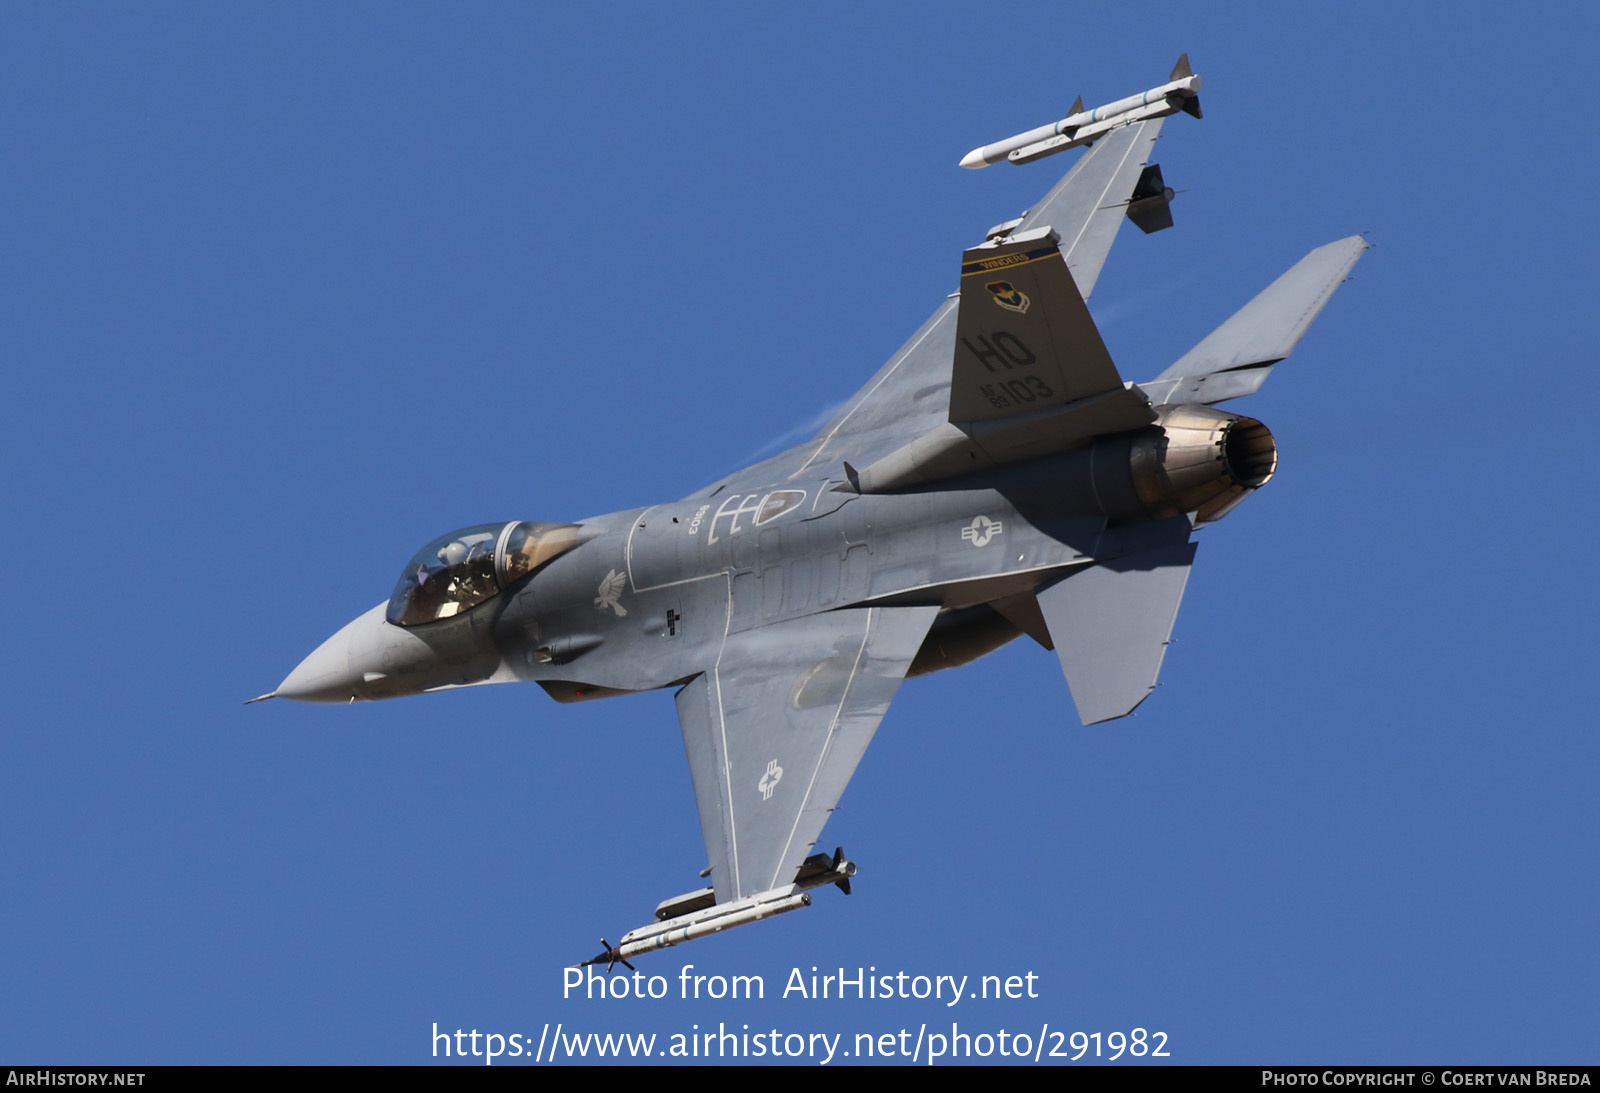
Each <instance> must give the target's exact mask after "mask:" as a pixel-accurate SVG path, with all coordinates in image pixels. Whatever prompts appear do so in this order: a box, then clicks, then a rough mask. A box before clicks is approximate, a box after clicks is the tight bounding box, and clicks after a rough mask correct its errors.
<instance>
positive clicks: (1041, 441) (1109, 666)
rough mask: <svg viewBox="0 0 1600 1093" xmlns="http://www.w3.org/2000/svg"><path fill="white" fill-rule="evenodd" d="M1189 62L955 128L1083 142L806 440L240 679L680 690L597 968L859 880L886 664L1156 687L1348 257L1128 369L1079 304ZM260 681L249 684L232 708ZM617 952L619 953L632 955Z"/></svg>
mask: <svg viewBox="0 0 1600 1093" xmlns="http://www.w3.org/2000/svg"><path fill="white" fill-rule="evenodd" d="M1199 89H1200V79H1199V77H1198V76H1195V75H1194V74H1193V73H1192V72H1191V71H1190V69H1189V62H1188V59H1187V57H1184V58H1181V59H1180V60H1179V62H1178V67H1177V68H1176V69H1175V70H1174V71H1173V73H1172V77H1171V79H1170V80H1169V82H1168V83H1166V84H1164V85H1162V86H1160V87H1157V88H1153V89H1152V90H1150V91H1147V92H1145V93H1144V94H1142V95H1135V96H1131V97H1130V98H1126V99H1122V100H1119V101H1118V102H1114V103H1110V104H1108V105H1107V106H1103V107H1099V108H1097V109H1095V110H1088V111H1086V110H1083V109H1082V108H1081V101H1080V103H1079V105H1078V106H1077V107H1075V108H1074V109H1073V111H1072V112H1071V113H1070V114H1069V115H1068V116H1067V117H1066V118H1064V119H1062V120H1061V121H1059V122H1056V123H1054V124H1052V125H1048V126H1043V127H1040V128H1038V129H1034V130H1030V131H1029V132H1026V133H1022V134H1019V135H1017V136H1015V137H1012V138H1010V139H1009V140H1005V141H999V142H996V143H994V144H990V145H986V146H984V147H981V148H978V149H975V150H974V151H973V152H971V153H969V154H968V155H967V156H966V158H965V159H963V160H962V165H963V166H967V167H982V166H984V165H986V164H989V163H995V162H998V161H999V160H1001V159H1008V160H1010V161H1012V162H1014V163H1027V162H1032V161H1034V160H1037V159H1040V158H1042V157H1044V156H1047V155H1050V154H1053V153H1055V152H1059V151H1062V150H1064V149H1066V148H1071V147H1082V146H1086V145H1087V146H1089V151H1088V152H1086V153H1085V154H1084V156H1083V158H1082V159H1080V160H1079V162H1078V163H1077V164H1076V165H1075V166H1074V167H1073V168H1072V170H1071V171H1069V172H1068V173H1067V175H1066V177H1064V178H1063V179H1061V181H1060V182H1059V183H1058V184H1057V185H1056V186H1055V188H1054V189H1052V190H1051V191H1050V192H1049V193H1048V194H1047V195H1046V196H1045V198H1044V200H1042V201H1040V202H1039V203H1038V204H1037V205H1035V206H1034V207H1033V208H1032V209H1030V210H1029V211H1028V212H1027V213H1025V214H1024V215H1023V216H1021V217H1019V218H1017V219H1015V220H1011V221H1007V222H1006V223H1003V224H999V225H996V226H995V227H993V228H991V229H989V231H988V233H987V234H986V236H985V237H984V238H983V239H982V241H981V242H979V243H978V244H977V245H976V246H973V247H972V248H971V249H969V250H967V251H966V252H965V253H963V254H962V256H961V271H960V290H959V292H956V293H953V294H952V295H951V296H950V297H949V298H947V299H946V300H944V301H943V302H942V303H940V305H939V306H938V307H937V308H936V309H935V310H934V312H933V315H932V316H931V317H930V318H929V319H928V320H927V322H925V323H924V324H923V325H922V327H921V329H919V330H917V331H916V333H914V334H913V335H912V336H911V339H910V340H909V341H907V342H906V343H905V345H904V346H903V347H902V348H901V349H900V350H899V352H897V353H895V354H894V356H893V357H892V358H890V360H889V362H888V363H887V364H885V365H884V366H883V368H882V369H880V370H879V372H878V374H877V375H875V376H873V377H872V379H871V380H870V381H869V382H868V383H867V384H866V386H865V387H863V388H862V389H861V390H860V391H859V392H858V393H857V394H856V395H855V396H854V397H853V398H852V399H850V401H849V402H848V403H847V404H845V406H844V408H843V409H842V410H841V411H840V412H839V413H838V414H837V415H836V416H835V417H834V418H833V420H832V421H830V422H828V424H827V425H826V427H825V428H823V429H822V431H821V432H819V433H818V434H817V435H816V436H815V437H813V438H811V439H810V440H808V441H806V442H805V443H804V444H801V445H799V446H798V447H795V448H792V449H790V450H789V451H786V452H783V453H782V454H780V455H777V456H774V457H772V458H771V459H768V460H766V461H765V462H762V463H758V464H756V465H755V466H753V467H749V468H746V469H745V470H742V471H740V472H738V473H736V474H733V475H730V476H728V477H726V478H723V479H721V480H719V481H716V482H713V483H711V484H710V485H707V486H706V487H704V488H703V489H700V490H696V491H695V492H694V493H691V494H689V495H688V496H687V497H684V498H683V499H681V500H678V501H670V502H666V503H664V504H659V505H653V506H651V507H649V508H644V509H634V510H630V511H627V512H614V513H609V514H607V515H604V516H596V517H592V518H589V519H584V520H578V521H574V522H570V523H563V522H540V521H527V520H511V521H501V522H497V523H487V524H479V525H476V526H474V527H468V528H462V529H460V530H459V531H452V532H450V533H449V534H448V535H442V536H440V537H439V538H438V539H436V540H434V541H433V542H431V543H428V544H427V545H426V546H424V547H423V548H422V549H421V550H419V551H418V552H417V553H416V555H415V556H413V557H412V559H411V560H410V561H409V562H407V563H406V565H405V567H404V569H402V570H401V572H400V578H399V581H398V582H397V583H396V584H395V586H394V592H393V594H392V595H391V596H390V597H389V599H388V600H387V601H386V602H384V603H381V604H379V605H378V606H376V607H374V608H373V609H372V610H370V611H368V612H367V613H366V614H364V615H362V616H360V617H359V618H357V619H355V620H354V621H353V622H351V623H350V624H349V625H347V626H345V627H344V628H343V629H342V630H340V631H339V632H338V633H336V634H334V635H333V636H332V637H331V638H329V639H328V640H327V641H326V642H324V643H323V644H322V645H321V646H320V647H318V648H317V649H316V650H315V651H314V652H312V653H311V655H310V656H308V657H306V658H305V660H304V661H302V662H301V663H300V665H299V666H298V667H296V668H295V669H294V671H292V672H290V673H289V675H288V678H286V679H285V680H284V681H283V682H282V683H281V684H279V685H278V688H277V690H276V691H274V692H273V693H272V694H270V695H263V696H262V697H263V698H271V697H274V696H276V697H278V698H288V699H294V700H296V701H301V702H330V703H344V702H355V701H361V700H373V699H380V698H396V697H399V696H401V695H414V694H420V693H423V692H426V691H433V690H439V689H443V688H449V687H459V686H465V685H470V684H478V683H510V682H520V681H532V682H535V683H537V684H539V686H541V687H543V688H544V690H545V691H546V692H547V693H548V694H549V695H550V696H551V697H553V698H555V699H556V700H557V701H558V702H581V701H587V700H589V699H595V698H605V697H608V696H611V695H620V694H627V693H632V692H638V691H648V690H654V689H658V688H669V687H670V688H672V689H673V691H674V696H675V699H676V702H677V710H678V723H679V727H680V729H681V730H682V732H683V742H684V747H685V750H686V751H687V752H688V757H689V771H690V775H691V777H692V780H693V783H694V794H695V801H696V804H697V805H698V807H699V813H700V826H701V829H702V832H703V834H704V836H705V847H706V856H707V858H708V859H709V862H710V868H709V869H708V870H706V871H705V872H704V873H702V874H701V876H702V878H709V885H707V886H705V887H701V888H698V889H697V890H695V891H691V892H689V893H687V894H685V895H681V896H676V897H674V898H671V899H668V900H665V901H663V902H662V903H661V904H660V905H659V907H657V909H656V912H655V921H653V922H652V923H650V924H649V925H646V926H642V927H640V928H639V929H636V930H633V931H632V932H630V933H628V934H625V935H623V937H622V939H621V941H620V942H618V943H617V944H616V945H612V944H610V943H609V942H604V939H602V942H603V944H604V945H605V951H604V952H602V953H601V954H600V955H599V956H598V957H595V958H594V960H592V961H589V963H595V962H605V963H608V964H609V963H611V962H614V961H622V962H624V963H626V962H627V958H628V957H631V956H634V955H635V954H638V953H642V952H646V951H648V950H651V949H657V948H662V947H665V946H668V945H676V944H678V943H680V942H683V941H687V940H690V939H692V938H695V937H699V936H702V935H704V934H708V933H715V932H717V931H720V930H725V929H728V928H730V927H733V926H738V925H742V924H744V923H747V922H753V921H756V920H758V919H762V918H766V917H769V916H771V915H775V914H779V913H782V912H785V911H790V910H794V909H796V908H798V907H803V906H806V905H808V904H809V903H810V902H811V894H812V890H814V889H817V888H819V887H822V886H826V885H835V886H837V887H838V888H840V889H842V890H843V891H844V892H845V893H847V894H848V893H849V891H850V878H851V877H852V876H854V875H855V873H856V866H855V865H854V864H853V863H852V862H850V861H847V860H845V858H844V855H843V853H842V852H835V853H832V854H829V853H826V852H818V851H817V842H818V839H819V837H820V836H821V834H822V830H823V825H824V824H825V823H826V822H827V819H828V816H829V813H830V812H831V811H832V810H833V808H834V806H835V804H836V803H837V802H838V801H839V798H840V796H841V794H843V793H844V789H845V786H846V784H847V783H848V782H849V781H850V777H851V775H852V774H853V773H854V772H855V769H856V764H857V763H859V762H860V760H861V757H862V754H863V753H864V752H865V751H866V749H867V744H868V743H869V742H870V741H871V739H872V734H873V732H874V731H875V730H876V729H877V727H878V722H879V721H880V720H882V718H883V716H884V713H885V711H886V710H887V709H888V707H889V703H890V701H891V700H892V699H893V698H894V695H895V692H896V690H898V688H899V687H900V684H901V682H902V681H903V680H905V679H906V678H908V677H910V676H917V675H922V674H924V673H927V672H936V671H939V670H941V669H944V668H953V667H956V666H957V665H960V664H965V663H967V662H968V661H971V660H974V659H976V658H978V657H981V656H983V655H984V654H985V653H988V652H990V651H992V650H994V649H996V648H998V647H1000V646H1001V645H1004V644H1005V643H1006V642H1009V641H1011V640H1013V639H1015V638H1018V637H1021V636H1022V635H1027V636H1028V637H1030V638H1031V639H1033V640H1034V641H1037V642H1038V643H1039V644H1040V645H1043V646H1044V647H1045V648H1046V649H1051V650H1054V651H1055V653H1056V655H1057V656H1058V657H1059V659H1060V662H1061V669H1062V671H1063V673H1064V674H1065V675H1066V680H1067V684H1068V686H1069V687H1070V689H1071V692H1072V699H1073V702H1074V703H1075V704H1076V706H1077V712H1078V716H1079V717H1080V718H1081V719H1082V721H1083V723H1084V724H1086V725H1087V724H1093V723H1096V722H1101V721H1109V720H1111V719H1113V718H1118V717H1123V716H1125V715H1127V714H1129V713H1131V712H1132V711H1133V709H1134V708H1135V707H1136V706H1138V705H1139V704H1140V703H1141V702H1143V701H1144V700H1145V698H1146V697H1147V696H1148V695H1149V694H1150V692H1151V691H1152V690H1153V689H1154V687H1155V684H1156V676H1157V674H1158V673H1159V671H1160V669H1161V661H1162V657H1163V655H1164V654H1165V652H1166V647H1167V640H1168V637H1169V636H1170V634H1171V632H1172V627H1173V622H1174V620H1175V618H1176V616H1177V613H1178V605H1179V602H1180V601H1181V599H1182V598H1183V591H1184V586H1185V584H1186V583H1187V581H1188V579H1189V569H1190V566H1191V564H1192V563H1193V562H1194V557H1195V547H1196V544H1195V543H1194V542H1193V541H1192V540H1191V535H1192V533H1193V531H1194V529H1195V528H1196V527H1197V526H1198V525H1201V524H1205V523H1209V522H1211V521H1215V520H1220V519H1222V517H1224V516H1226V515H1227V514H1228V513H1229V512H1230V511H1232V509H1233V508H1234V506H1235V505H1237V504H1239V503H1240V502H1241V501H1242V500H1243V499H1244V498H1245V497H1247V496H1249V495H1250V493H1252V492H1253V491H1255V490H1257V489H1260V488H1261V487H1262V486H1264V485H1266V483H1267V482H1268V480H1269V479H1271V477H1272V475H1273V471H1274V470H1275V468H1276V466H1277V460H1278V454H1277V447H1276V445H1275V443H1274V441H1273V437H1272V434H1271V433H1270V432H1269V431H1268V430H1267V427H1266V426H1265V425H1263V424H1262V423H1261V422H1259V421H1257V420H1255V419H1254V418H1251V417H1245V416H1243V415H1241V414H1238V413H1232V412H1229V411H1226V410H1222V409H1218V404H1220V403H1223V402H1227V401H1230V400H1233V399H1239V398H1242V397H1244V396H1246V395H1250V394H1253V393H1254V392H1255V391H1256V390H1257V389H1258V388H1260V386H1261V385H1262V383H1263V382H1265V381H1266V378H1267V376H1268V375H1270V374H1271V372H1272V369H1273V366H1274V365H1276V364H1277V363H1278V362H1279V361H1281V360H1283V359H1284V358H1285V357H1287V356H1289V354H1290V353H1291V352H1292V351H1293V350H1294V347H1295V345H1296V344H1297V343H1298V342H1299V340H1300V338H1301V336H1302V335H1303V334H1304V333H1305V332H1306V329H1307V328H1308V327H1309V326H1310V325H1311V322H1312V321H1313V320H1314V319H1315V318H1316V316H1317V314H1318V313H1319V312H1320V311H1321V310H1322V308H1323V306H1324V305H1325V304H1326V303H1327V302H1328V299H1329V298H1330V297H1331V296H1332V294H1333V292H1334V290H1335V289H1336V288H1337V287H1338V286H1339V284H1340V283H1341V282H1342V281H1343V280H1344V278H1345V275H1346V274H1347V273H1348V272H1349V271H1350V269H1351V267H1352V266H1353V265H1354V264H1355V262H1356V260H1357V259H1358V258H1360V257H1361V254H1362V252H1363V251H1364V250H1366V248H1367V244H1366V242H1365V241H1364V240H1363V239H1361V238H1360V237H1359V236H1352V237H1350V238H1348V239H1341V240H1339V241H1337V242H1334V243H1328V244H1326V245H1325V246H1321V247H1318V248H1317V249H1315V250H1313V251H1312V252H1311V253H1310V254H1308V255H1306V256H1305V257H1304V258H1303V259H1301V260H1300V261H1299V262H1298V263H1296V264H1295V265H1294V266H1293V267H1292V268H1290V269H1289V270H1288V271H1287V272H1286V273H1284V274H1283V275H1282V276H1281V277H1279V278H1278V279H1277V280H1276V281H1274V282H1273V283H1272V284H1271V285H1269V286H1267V288H1266V289H1265V290H1264V291H1262V292H1261V294H1260V295H1258V296H1256V297H1255V299H1253V300H1251V301H1250V302H1249V303H1248V304H1246V305H1245V306H1244V307H1243V308H1242V309H1241V310H1240V311H1238V312H1237V313H1236V314H1234V315H1233V317H1232V318H1230V319H1228V320H1227V321H1226V322H1225V323H1223V324H1222V325H1221V326H1219V327H1217V329H1216V330H1214V331H1212V332H1211V334H1209V335H1208V336H1206V337H1205V338H1204V339H1203V340H1202V341H1201V342H1200V343H1199V344H1198V345H1196V346H1195V347H1194V348H1193V349H1191V350H1189V352H1187V353H1185V354H1184V355H1183V356H1182V357H1181V358H1179V359H1178V361H1177V362H1176V363H1174V364H1172V365H1171V366H1169V367H1168V368H1166V370H1164V371H1162V372H1160V373H1158V374H1157V375H1156V376H1155V377H1154V378H1153V379H1150V380H1147V381H1145V382H1142V383H1138V384H1135V383H1130V382H1128V381H1126V380H1125V379H1124V378H1123V376H1122V373H1121V372H1119V371H1118V368H1117V366H1116V364H1114V363H1113V362H1112V360H1111V356H1110V354H1109V353H1108V352H1107V351H1106V347H1105V344H1104V343H1103V342H1102V341H1101V338H1100V333H1099V331H1098V330H1097V329H1096V327H1095V324H1094V320H1093V319H1092V318H1091V317H1090V314H1089V309H1088V307H1087V306H1086V303H1085V301H1087V300H1088V298H1089V296H1090V294H1091V293H1092V292H1093V291H1094V287H1095V281H1096V280H1097V278H1098V277H1099V274H1100V270H1101V267H1102V265H1103V264H1104V263H1105V259H1106V255H1107V253H1108V252H1109V250H1110V249H1111V244H1112V241H1113V239H1114V238H1115V236H1116V234H1117V229H1118V228H1119V227H1120V226H1121V222H1122V220H1123V219H1124V218H1126V219H1130V220H1132V221H1133V222H1134V224H1135V225H1137V226H1138V227H1139V228H1141V229H1142V230H1144V231H1145V232H1153V231H1160V230H1162V229H1164V228H1168V227H1171V226H1172V223H1173V221H1172V214H1171V210H1170V204H1171V201H1172V199H1173V196H1174V194H1173V191H1172V190H1171V189H1170V188H1169V187H1168V186H1167V184H1166V182H1165V181H1164V179H1163V177H1162V173H1161V168H1160V167H1159V166H1158V165H1157V164H1155V163H1152V162H1149V160H1150V155H1151V149H1152V147H1153V144H1154V141H1155V139H1156V136H1157V134H1158V133H1159V132H1160V130H1161V126H1162V124H1163V121H1164V119H1165V118H1166V117H1167V116H1170V115H1172V114H1175V113H1178V112H1179V111H1183V112H1186V113H1189V114H1192V115H1194V116H1196V117H1198V116H1199V115H1200V108H1199V97H1198V96H1199ZM252 701H256V700H254V699H253V700H252ZM628 966H629V967H630V968H631V967H632V965H631V964H630V965H628Z"/></svg>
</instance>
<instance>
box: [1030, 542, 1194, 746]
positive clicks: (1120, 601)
mask: <svg viewBox="0 0 1600 1093" xmlns="http://www.w3.org/2000/svg"><path fill="white" fill-rule="evenodd" d="M1195 547H1196V544H1195V543H1173V544H1170V545H1168V546H1161V547H1156V548H1154V549H1152V550H1146V551H1141V552H1139V553H1137V554H1130V555H1127V556H1126V557H1122V558H1116V559H1113V560H1111V561H1108V562H1102V563H1100V564H1099V565H1093V566H1090V567H1089V568H1087V569H1081V570H1078V571H1077V572H1076V573H1074V574H1072V575H1071V576H1070V577H1068V578H1067V579H1066V580H1064V581H1061V582H1060V583H1059V584H1055V585H1052V586H1051V587H1049V588H1047V589H1045V590H1044V591H1042V592H1040V593H1039V595H1038V600H1039V609H1040V610H1041V611H1043V612H1044V618H1045V623H1046V625H1047V626H1048V627H1049V628H1050V637H1051V639H1052V640H1053V641H1054V643H1055V647H1056V655H1057V656H1058V657H1060V658H1061V669H1062V671H1063V672H1065V673H1066V676H1067V686H1069V687H1071V688H1072V701H1073V702H1074V703H1075V704H1076V705H1077V707H1078V717H1079V719H1080V720H1081V721H1082V722H1083V723H1084V724H1085V725H1093V724H1095V723H1096V722H1098V721H1110V720H1112V719H1113V718H1117V717H1124V716H1126V715H1127V714H1130V713H1132V712H1133V710H1134V707H1136V706H1138V705H1139V703H1141V702H1143V701H1144V700H1145V699H1146V698H1147V697H1149V694H1150V692H1151V691H1153V690H1155V686H1156V677H1157V676H1159V675H1160V674H1161V660H1162V658H1163V657H1164V656H1166V652H1167V640H1168V639H1169V638H1170V637H1171V636H1172V625H1173V623H1174V622H1176V621H1177V618H1178V605H1179V604H1180V603H1182V602H1183V589H1184V585H1186V584H1187V583H1188V580H1189V566H1190V564H1191V563H1192V562H1193V561H1194V552H1195Z"/></svg>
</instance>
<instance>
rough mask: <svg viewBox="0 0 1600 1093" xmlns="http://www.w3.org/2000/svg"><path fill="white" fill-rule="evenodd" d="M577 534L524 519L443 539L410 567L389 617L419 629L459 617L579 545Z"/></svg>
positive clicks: (396, 589) (482, 526)
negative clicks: (422, 625) (455, 616)
mask: <svg viewBox="0 0 1600 1093" xmlns="http://www.w3.org/2000/svg"><path fill="white" fill-rule="evenodd" d="M578 532H579V528H578V525H576V524H538V523H533V522H530V521H527V520H523V521H512V522H511V523H509V524H477V525H474V526H473V527H470V528H462V529H461V530H460V531H453V532H451V533H450V534H449V535H441V536H440V537H439V538H437V539H435V540H434V541H433V542H431V543H429V544H428V545H427V546H425V547H423V548H422V549H421V550H419V551H417V553H416V555H415V556H414V557H413V558H412V559H411V561H410V562H408V563H407V564H406V569H405V572H404V573H402V574H400V581H399V583H398V584H396V585H395V586H394V595H392V596H390V597H389V612H388V619H389V621H390V622H392V623H395V624H396V625H398V626H420V625H421V624H423V623H425V622H435V621H437V620H438V619H448V618H450V617H451V616H453V615H459V614H460V613H461V612H463V611H466V610H467V609H469V608H472V607H476V606H477V605H478V604H480V603H483V602H484V601H485V600H488V599H491V598H493V597H494V596H496V595H499V593H500V590H501V589H502V588H507V587H509V586H511V585H512V584H514V583H515V582H516V581H518V580H520V579H521V578H523V577H525V576H527V575H528V574H529V573H532V572H533V571H534V570H535V569H537V568H539V567H540V566H541V565H543V564H544V563H545V562H548V561H549V560H550V559H552V558H554V557H556V556H557V555H558V554H565V553H566V552H567V551H569V550H571V549H572V548H573V547H575V546H577V545H578Z"/></svg>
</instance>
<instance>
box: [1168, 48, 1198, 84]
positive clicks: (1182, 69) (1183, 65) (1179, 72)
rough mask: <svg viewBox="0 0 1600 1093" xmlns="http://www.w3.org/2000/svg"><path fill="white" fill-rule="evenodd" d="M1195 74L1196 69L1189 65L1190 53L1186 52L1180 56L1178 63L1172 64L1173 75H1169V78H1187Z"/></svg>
mask: <svg viewBox="0 0 1600 1093" xmlns="http://www.w3.org/2000/svg"><path fill="white" fill-rule="evenodd" d="M1193 75H1194V70H1193V69H1192V68H1190V67H1189V55H1188V54H1187V53H1184V54H1182V55H1180V56H1179V57H1178V63H1177V64H1175V65H1173V66H1172V75H1170V76H1168V77H1167V79H1168V80H1169V81H1171V80H1186V79H1188V78H1189V77H1190V76H1193Z"/></svg>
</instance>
